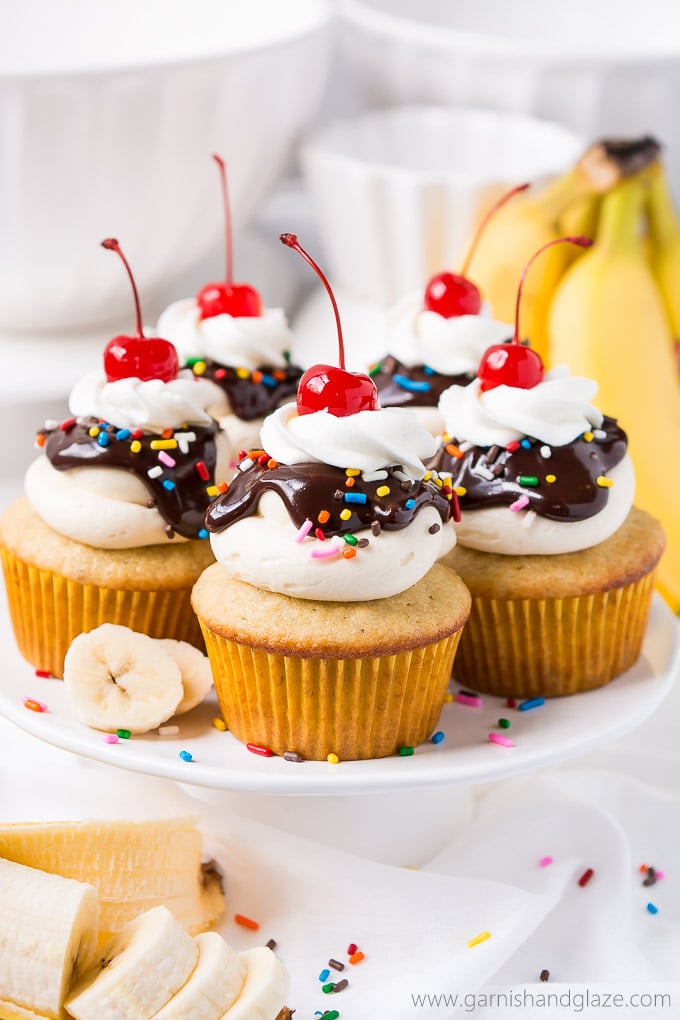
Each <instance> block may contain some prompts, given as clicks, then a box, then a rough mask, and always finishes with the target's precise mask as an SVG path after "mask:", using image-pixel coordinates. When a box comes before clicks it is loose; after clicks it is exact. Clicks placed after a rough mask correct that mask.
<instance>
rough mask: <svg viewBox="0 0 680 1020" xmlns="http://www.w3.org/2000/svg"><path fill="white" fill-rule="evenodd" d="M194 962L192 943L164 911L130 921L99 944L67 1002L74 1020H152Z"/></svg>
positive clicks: (170, 915)
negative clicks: (105, 941)
mask: <svg viewBox="0 0 680 1020" xmlns="http://www.w3.org/2000/svg"><path fill="white" fill-rule="evenodd" d="M197 959H198V947H197V945H196V942H195V941H194V939H192V938H191V936H190V935H188V934H187V932H185V930H184V928H182V926H181V925H180V924H178V923H177V921H176V920H175V918H174V917H173V916H172V914H171V913H170V911H169V910H167V909H166V908H165V907H154V909H153V910H148V911H147V912H146V913H144V914H142V915H141V916H140V917H137V918H135V920H134V921H130V923H129V924H127V925H126V926H125V928H123V930H122V931H120V932H119V933H118V934H117V935H114V937H113V938H112V939H110V940H109V941H108V942H107V943H105V945H104V946H102V948H101V950H100V952H99V954H98V957H97V959H96V960H95V961H94V962H93V963H92V964H91V965H90V966H89V967H88V968H87V970H86V971H85V972H84V973H83V974H82V975H81V977H80V980H79V981H78V982H77V983H76V985H75V986H74V988H73V989H72V991H71V993H70V995H69V996H68V999H67V1001H66V1008H67V1010H68V1011H69V1013H70V1014H71V1016H72V1017H75V1020H151V1017H153V1016H155V1015H156V1013H157V1012H158V1010H159V1009H160V1008H161V1007H162V1006H164V1005H165V1004H166V1003H167V1002H168V1001H169V1000H170V999H171V998H172V996H173V995H174V994H175V993H176V992H177V991H178V990H179V989H180V988H181V987H182V985H183V984H184V982H185V981H186V980H187V978H188V977H189V975H190V974H191V972H192V970H193V969H194V967H195V966H196V961H197Z"/></svg>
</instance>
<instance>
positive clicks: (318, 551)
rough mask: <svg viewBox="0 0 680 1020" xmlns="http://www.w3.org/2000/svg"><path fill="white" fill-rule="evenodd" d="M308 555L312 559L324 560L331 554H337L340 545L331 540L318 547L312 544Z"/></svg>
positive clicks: (338, 553)
mask: <svg viewBox="0 0 680 1020" xmlns="http://www.w3.org/2000/svg"><path fill="white" fill-rule="evenodd" d="M309 555H310V556H311V557H312V559H315V560H326V559H329V557H331V556H339V555H340V547H339V546H337V545H335V544H333V543H331V542H328V543H327V544H325V545H324V546H323V547H320V546H318V545H317V546H314V548H313V549H312V551H311V552H310V554H309Z"/></svg>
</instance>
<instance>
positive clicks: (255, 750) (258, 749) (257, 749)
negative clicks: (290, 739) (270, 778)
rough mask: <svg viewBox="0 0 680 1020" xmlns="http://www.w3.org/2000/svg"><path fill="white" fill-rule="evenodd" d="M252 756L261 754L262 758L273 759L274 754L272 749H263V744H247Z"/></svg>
mask: <svg viewBox="0 0 680 1020" xmlns="http://www.w3.org/2000/svg"><path fill="white" fill-rule="evenodd" d="M246 747H247V748H248V750H249V751H250V753H251V754H259V755H260V756H261V757H262V758H271V757H272V756H273V754H274V752H273V751H272V749H271V748H270V747H262V745H261V744H246Z"/></svg>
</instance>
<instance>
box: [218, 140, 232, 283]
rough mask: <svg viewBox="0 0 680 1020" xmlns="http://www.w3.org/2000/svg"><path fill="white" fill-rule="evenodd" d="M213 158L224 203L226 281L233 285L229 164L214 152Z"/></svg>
mask: <svg viewBox="0 0 680 1020" xmlns="http://www.w3.org/2000/svg"><path fill="white" fill-rule="evenodd" d="M213 159H214V160H215V162H216V163H217V165H218V167H219V169H220V183H221V185H222V205H223V206H224V241H225V247H226V256H227V257H226V267H227V272H226V283H227V285H228V286H231V283H232V280H233V278H234V266H233V243H232V238H231V207H230V205H229V188H228V187H227V165H226V163H225V162H224V160H223V159H222V157H221V156H218V155H216V154H215V153H213Z"/></svg>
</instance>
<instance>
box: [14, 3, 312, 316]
mask: <svg viewBox="0 0 680 1020" xmlns="http://www.w3.org/2000/svg"><path fill="white" fill-rule="evenodd" d="M331 14H332V12H331V9H330V6H329V4H328V2H327V0H286V3H285V4H281V3H279V2H278V0H248V2H247V3H242V2H239V0H193V2H192V3H191V4H187V3H186V2H184V0H144V2H143V3H140V2H139V0H117V2H116V3H115V4H98V3H93V2H91V0H62V2H60V3H53V2H51V0H22V3H21V4H16V5H15V6H14V9H13V12H12V16H11V17H10V18H6V19H5V21H4V23H3V31H2V33H0V333H1V334H4V335H8V334H10V335H11V334H13V333H14V332H17V331H24V332H30V333H31V334H34V333H35V332H36V331H43V330H47V331H50V330H54V331H57V332H61V333H62V334H63V331H64V329H68V328H71V327H74V328H78V327H81V326H83V325H85V324H91V323H92V324H94V323H98V322H103V321H109V320H112V319H114V318H116V317H118V316H120V315H125V314H131V313H130V312H129V310H130V308H131V305H130V301H131V298H130V292H129V289H128V285H127V281H126V279H125V274H124V273H123V272H122V269H121V267H120V266H119V267H116V266H115V265H114V264H113V259H112V257H111V255H110V254H108V253H106V252H103V251H101V250H100V249H98V247H97V245H98V242H99V241H100V240H101V239H102V238H104V237H107V236H115V237H118V238H119V240H120V242H121V245H122V246H123V248H124V250H125V252H126V254H127V256H128V259H129V261H130V262H131V263H132V265H133V269H134V272H135V275H136V278H137V282H138V285H139V288H140V291H141V295H142V298H143V299H145V298H153V295H154V294H156V293H158V292H160V290H161V289H163V290H164V291H166V292H167V289H168V285H169V284H171V283H172V281H173V280H180V279H181V278H182V277H183V276H184V274H185V273H186V272H187V270H189V269H190V268H191V267H192V266H193V265H194V264H195V263H196V262H198V261H199V260H200V259H201V258H202V257H203V256H205V255H206V253H208V252H210V251H211V250H213V249H214V250H217V245H218V244H219V243H220V242H219V239H220V236H221V231H222V223H223V216H222V207H221V200H220V190H219V182H218V176H217V170H216V167H215V165H214V163H213V162H212V160H211V159H210V155H211V153H213V152H217V153H220V154H221V155H223V156H224V158H225V160H226V161H227V164H228V174H229V190H230V196H231V206H232V219H233V226H234V230H235V231H238V229H239V228H240V227H241V226H243V225H244V224H245V223H247V222H248V221H249V220H250V219H251V218H252V216H253V214H254V213H255V211H256V210H257V208H258V206H259V204H260V202H261V201H262V199H263V197H264V196H265V195H266V194H267V193H268V192H269V190H270V189H271V188H272V186H273V185H274V184H275V183H276V182H277V181H278V180H279V178H280V177H281V176H282V175H283V174H284V172H285V171H286V169H287V168H288V166H289V163H290V159H291V156H292V154H293V151H294V147H295V145H296V143H297V141H298V138H299V135H300V133H301V132H302V131H303V130H304V128H305V127H306V126H307V125H308V123H309V122H310V121H311V119H312V117H313V116H314V114H315V112H316V109H317V106H318V104H319V102H320V100H321V98H322V95H323V89H324V85H325V80H326V73H327V68H328V61H329V57H330V49H331V41H332V40H331V35H330V24H331ZM177 296H180V295H177Z"/></svg>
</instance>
